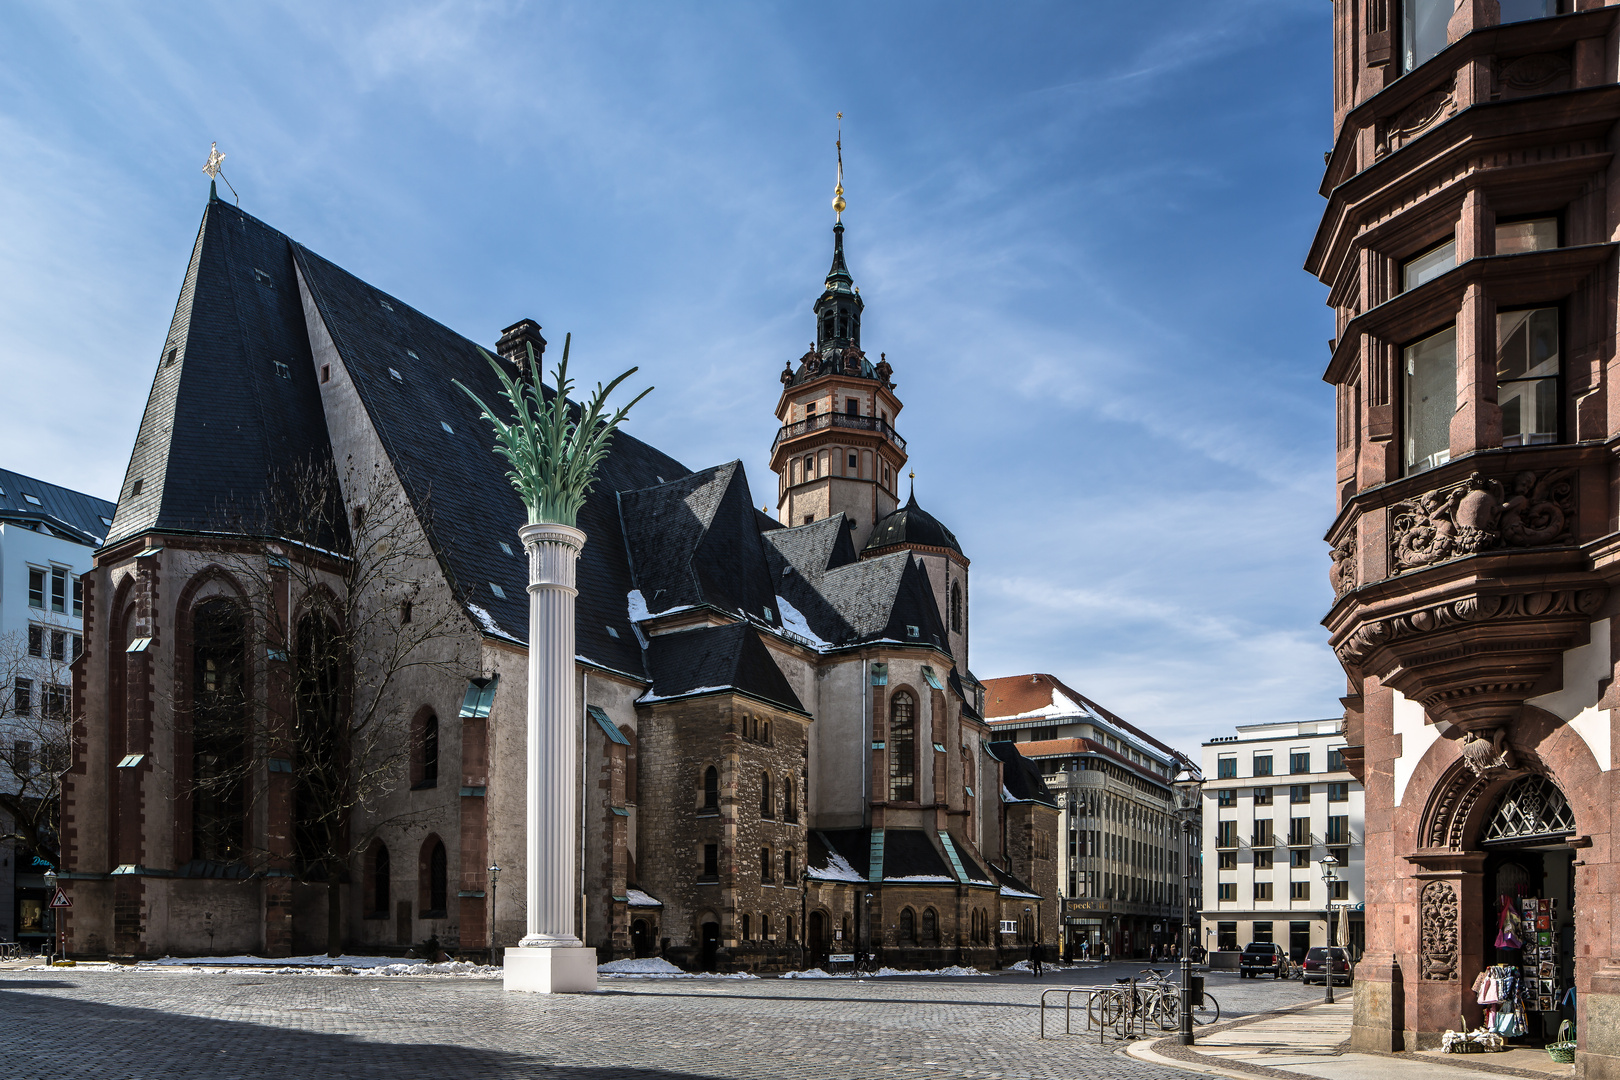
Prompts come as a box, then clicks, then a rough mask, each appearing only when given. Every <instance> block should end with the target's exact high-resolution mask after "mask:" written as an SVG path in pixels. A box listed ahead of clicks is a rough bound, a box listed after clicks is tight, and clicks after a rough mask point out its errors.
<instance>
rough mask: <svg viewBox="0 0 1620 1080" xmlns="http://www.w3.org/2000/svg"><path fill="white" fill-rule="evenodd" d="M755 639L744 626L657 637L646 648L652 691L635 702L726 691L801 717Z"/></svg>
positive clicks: (767, 654) (772, 662) (761, 644)
mask: <svg viewBox="0 0 1620 1080" xmlns="http://www.w3.org/2000/svg"><path fill="white" fill-rule="evenodd" d="M759 633H760V632H759V630H758V629H756V628H755V627H754V626H752V625H750V624H749V623H746V622H734V623H728V624H726V625H725V626H703V627H698V628H697V629H695V630H681V631H678V632H676V633H673V634H659V635H658V636H657V637H655V638H653V639H652V640H651V641H650V642H648V645H647V672H648V674H649V675H650V676H651V677H652V687H651V689H649V690H648V691H647V694H646V695H645V696H643V697H642V698H641V701H642V702H649V701H654V700H666V699H668V698H677V697H684V696H686V695H688V694H694V693H700V692H707V691H714V690H727V689H729V690H738V691H741V692H742V693H745V694H749V695H752V696H753V697H757V698H761V699H763V700H765V701H769V702H773V703H775V704H777V705H781V706H784V707H786V708H789V709H792V710H794V711H795V712H801V713H802V712H805V711H806V710H805V707H804V705H803V703H802V702H800V701H799V696H798V695H797V694H795V693H794V692H793V687H791V686H789V685H788V681H787V676H785V675H783V674H782V669H781V668H780V667H778V666H777V665H776V661H775V660H773V659H771V654H770V651H769V650H768V649H766V648H765V643H764V642H762V641H760V639H759Z"/></svg>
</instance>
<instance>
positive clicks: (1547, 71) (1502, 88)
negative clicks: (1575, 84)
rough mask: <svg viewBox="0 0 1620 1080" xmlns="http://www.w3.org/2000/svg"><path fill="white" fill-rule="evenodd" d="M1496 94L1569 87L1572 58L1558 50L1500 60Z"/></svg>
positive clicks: (1506, 95) (1514, 95)
mask: <svg viewBox="0 0 1620 1080" xmlns="http://www.w3.org/2000/svg"><path fill="white" fill-rule="evenodd" d="M1496 86H1497V95H1498V96H1499V97H1504V98H1514V97H1521V96H1523V95H1525V94H1546V93H1551V92H1553V91H1555V90H1568V89H1569V61H1568V60H1566V59H1565V58H1564V57H1562V56H1559V55H1558V54H1557V53H1533V54H1531V55H1530V56H1516V57H1514V58H1513V59H1511V60H1499V61H1498V62H1497V69H1496Z"/></svg>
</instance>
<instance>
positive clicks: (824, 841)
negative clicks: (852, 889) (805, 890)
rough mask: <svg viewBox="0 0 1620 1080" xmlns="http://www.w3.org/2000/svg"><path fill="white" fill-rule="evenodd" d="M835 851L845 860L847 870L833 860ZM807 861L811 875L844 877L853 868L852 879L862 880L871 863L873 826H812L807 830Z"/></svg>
mask: <svg viewBox="0 0 1620 1080" xmlns="http://www.w3.org/2000/svg"><path fill="white" fill-rule="evenodd" d="M834 855H836V856H837V858H838V859H841V860H842V861H843V862H844V863H846V864H848V866H849V871H845V870H844V869H843V868H842V867H840V866H836V865H835V864H834V860H833V858H832V856H834ZM808 861H809V867H810V876H811V877H818V876H819V877H820V878H821V879H822V880H826V881H847V880H850V871H853V874H854V879H855V880H858V881H865V880H867V876H868V874H869V873H870V870H871V863H872V830H871V829H814V830H812V831H811V833H810V844H809V851H808ZM818 871H819V873H818Z"/></svg>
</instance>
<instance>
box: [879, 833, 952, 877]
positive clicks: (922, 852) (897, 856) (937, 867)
mask: <svg viewBox="0 0 1620 1080" xmlns="http://www.w3.org/2000/svg"><path fill="white" fill-rule="evenodd" d="M916 877H932V878H944V879H945V880H946V881H955V880H956V871H954V870H952V869H951V865H950V863H948V862H946V861H945V857H944V856H943V855H941V854H940V852H939V848H938V847H936V846H935V843H934V838H933V837H932V836H930V835H929V834H928V833H925V832H923V831H922V830H921V829H884V830H883V880H884V881H892V880H893V879H895V878H916Z"/></svg>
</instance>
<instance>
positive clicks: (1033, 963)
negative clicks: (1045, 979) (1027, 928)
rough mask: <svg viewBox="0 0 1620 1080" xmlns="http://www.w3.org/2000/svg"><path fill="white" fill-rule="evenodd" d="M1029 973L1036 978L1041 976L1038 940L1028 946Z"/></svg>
mask: <svg viewBox="0 0 1620 1080" xmlns="http://www.w3.org/2000/svg"><path fill="white" fill-rule="evenodd" d="M1029 973H1030V974H1031V975H1033V976H1035V977H1036V978H1037V979H1038V978H1040V977H1041V946H1040V943H1039V942H1036V943H1035V944H1033V945H1031V946H1030V947H1029Z"/></svg>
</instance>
